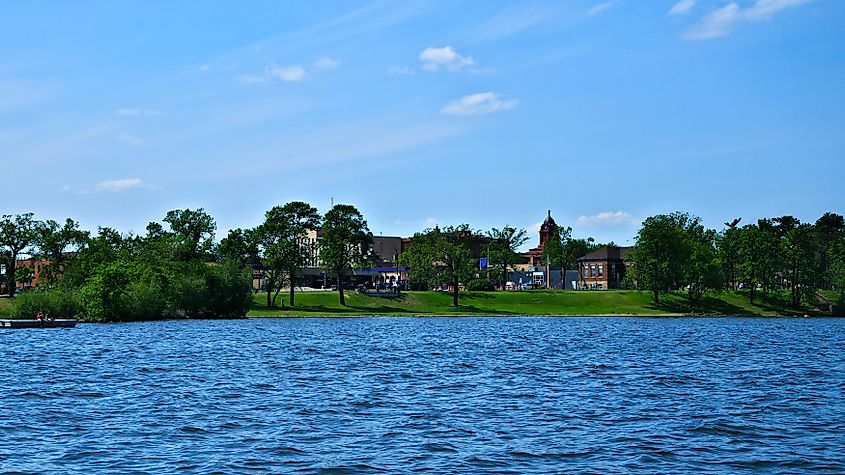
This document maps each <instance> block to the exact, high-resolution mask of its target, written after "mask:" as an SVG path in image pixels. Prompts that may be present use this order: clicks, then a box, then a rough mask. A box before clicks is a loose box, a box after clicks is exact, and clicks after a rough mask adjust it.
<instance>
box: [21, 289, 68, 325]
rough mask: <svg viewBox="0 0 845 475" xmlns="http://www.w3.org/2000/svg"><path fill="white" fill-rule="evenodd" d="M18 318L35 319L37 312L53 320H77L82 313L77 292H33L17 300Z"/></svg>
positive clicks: (23, 294)
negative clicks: (47, 315)
mask: <svg viewBox="0 0 845 475" xmlns="http://www.w3.org/2000/svg"><path fill="white" fill-rule="evenodd" d="M14 309H15V310H14V314H13V315H14V316H15V317H16V318H25V319H30V318H35V314H36V313H37V312H44V314H45V315H46V314H47V313H49V314H50V316H51V317H53V318H75V317H77V316H79V314H80V313H81V309H82V308H81V305H80V303H79V298H78V297H77V295H76V293H75V292H70V291H66V290H61V289H50V290H31V291H29V292H24V293H22V294H20V295H18V296H17V297H16V298H15V306H14Z"/></svg>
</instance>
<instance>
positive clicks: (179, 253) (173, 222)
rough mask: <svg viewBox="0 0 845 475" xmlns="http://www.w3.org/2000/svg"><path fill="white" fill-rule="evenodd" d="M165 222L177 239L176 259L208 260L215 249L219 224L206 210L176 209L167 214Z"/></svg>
mask: <svg viewBox="0 0 845 475" xmlns="http://www.w3.org/2000/svg"><path fill="white" fill-rule="evenodd" d="M164 222H165V223H167V224H169V225H170V230H171V232H172V233H173V234H174V235H175V236H176V238H177V244H176V246H177V247H176V251H175V254H176V255H175V257H176V259H177V260H180V261H193V260H198V259H207V258H208V257H209V256H211V251H212V250H213V249H214V231H216V230H217V224H216V223H215V222H214V218H212V217H211V215H209V214H208V213H206V212H205V210H204V209H202V208H199V209H197V210H191V209H176V210H171V211H168V212H167V215H166V216H165V217H164Z"/></svg>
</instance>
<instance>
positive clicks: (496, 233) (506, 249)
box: [487, 225, 528, 289]
mask: <svg viewBox="0 0 845 475" xmlns="http://www.w3.org/2000/svg"><path fill="white" fill-rule="evenodd" d="M487 237H489V238H490V239H491V240H492V242H491V243H490V248H489V256H487V257H489V258H490V260H491V262H492V264H493V266H494V267H495V268H496V269H497V270H498V271H499V272H500V273H501V276H502V289H504V288H505V282H507V280H508V269H510V268H513V266H514V265H516V263H517V261H518V260H519V259H520V257H521V255H520V253H519V252H517V250H518V249H519V247H520V246H522V245H523V244H525V243H526V242H527V241H528V234H527V233H526V232H525V229H516V228H512V227H510V226H507V225H505V227H503V228H502V229H496V228H493V229H491V230H490V231H489V232H488V233H487Z"/></svg>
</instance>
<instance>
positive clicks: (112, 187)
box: [94, 178, 146, 193]
mask: <svg viewBox="0 0 845 475" xmlns="http://www.w3.org/2000/svg"><path fill="white" fill-rule="evenodd" d="M139 187H146V185H145V184H144V180H142V179H140V178H120V179H117V180H106V181H101V182H100V183H97V185H96V186H95V187H94V191H95V192H101V191H107V192H110V193H118V192H121V191H126V190H131V189H132V188H139Z"/></svg>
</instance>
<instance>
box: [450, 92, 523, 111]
mask: <svg viewBox="0 0 845 475" xmlns="http://www.w3.org/2000/svg"><path fill="white" fill-rule="evenodd" d="M517 104H519V101H517V100H515V99H509V100H503V99H500V98H499V95H498V94H496V93H495V92H479V93H476V94H470V95H468V96H464V97H462V98H460V99H458V100H455V101H452V102H450V103H448V104H446V106H445V107H443V109H441V110H440V112H441V113H443V114H446V115H480V114H490V113H493V112H498V111H503V110H508V109H513V108H514V107H516V106H517Z"/></svg>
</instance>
